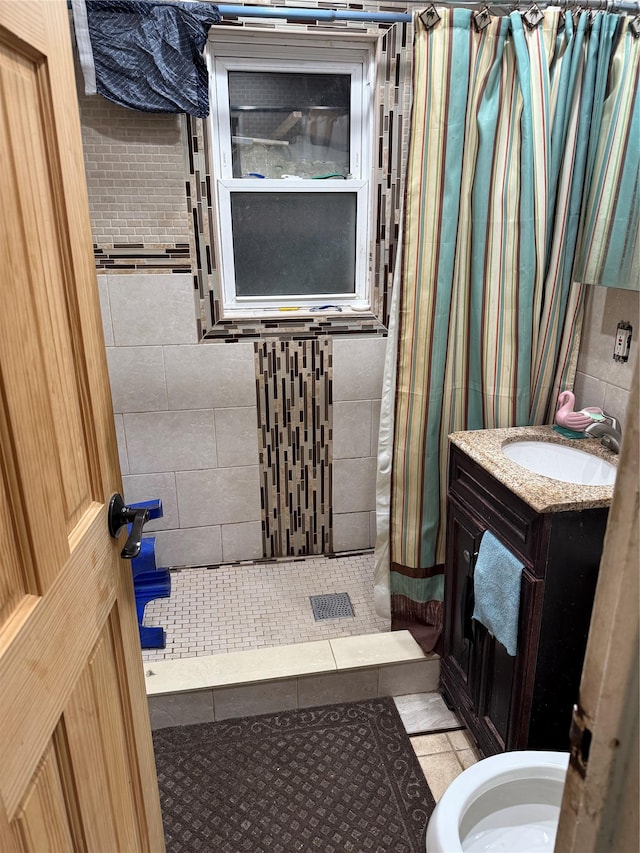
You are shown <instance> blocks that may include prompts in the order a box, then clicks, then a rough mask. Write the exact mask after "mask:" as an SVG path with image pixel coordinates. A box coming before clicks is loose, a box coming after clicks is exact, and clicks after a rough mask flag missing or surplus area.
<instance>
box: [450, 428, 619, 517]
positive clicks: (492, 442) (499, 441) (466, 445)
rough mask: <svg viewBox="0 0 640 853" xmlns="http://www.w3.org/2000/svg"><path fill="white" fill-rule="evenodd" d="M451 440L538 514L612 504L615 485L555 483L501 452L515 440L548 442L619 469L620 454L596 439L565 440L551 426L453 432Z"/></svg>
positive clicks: (559, 481) (556, 481) (557, 481)
mask: <svg viewBox="0 0 640 853" xmlns="http://www.w3.org/2000/svg"><path fill="white" fill-rule="evenodd" d="M449 440H450V441H451V443H452V444H455V446H456V447H459V448H460V450H462V451H463V452H464V453H466V454H467V456H469V457H471V459H473V460H474V461H475V462H477V463H478V464H479V465H481V466H482V467H483V468H484V469H485V470H486V471H488V472H489V473H490V474H492V475H493V476H494V477H495V478H496V480H498V481H499V482H500V483H502V484H503V485H505V486H507V488H509V489H511V491H512V492H514V494H516V495H517V496H518V497H519V498H522V500H523V501H525V503H527V504H529V506H530V507H532V508H533V509H535V510H536V511H537V512H567V511H569V510H580V509H593V508H595V507H601V506H609V504H610V503H611V497H612V495H613V486H583V485H578V484H576V483H565V482H564V481H562V480H552V479H551V477H544V476H543V475H542V474H535V473H534V472H533V471H529V470H528V469H527V468H524V467H523V466H522V465H518V464H517V463H516V462H512V461H511V459H509V458H508V457H506V456H505V455H504V453H502V446H503V445H504V444H509V443H510V442H512V441H523V440H527V441H549V442H552V443H554V444H563V445H565V446H570V447H573V448H575V449H576V450H583V451H585V452H587V453H592V454H593V455H594V456H598V457H600V459H605V460H606V461H607V462H611V463H612V464H613V465H616V466H617V464H618V455H617V454H616V453H612V452H611V451H610V450H607V448H606V447H603V446H602V444H600V441H599V439H597V438H582V439H571V438H563V437H562V436H561V435H560V434H559V433H557V432H556V431H555V430H553V429H552V428H551V427H550V426H524V427H510V428H508V429H478V430H466V431H464V432H453V433H451V435H450V436H449Z"/></svg>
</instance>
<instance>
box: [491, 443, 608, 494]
mask: <svg viewBox="0 0 640 853" xmlns="http://www.w3.org/2000/svg"><path fill="white" fill-rule="evenodd" d="M502 452H503V453H504V455H505V456H506V457H507V458H508V459H511V461H512V462H516V463H517V464H518V465H522V467H523V468H527V469H528V470H529V471H533V472H534V473H535V474H543V475H544V476H545V477H551V479H552V480H561V481H562V482H564V483H578V484H579V485H582V486H612V485H613V484H614V483H615V480H616V471H617V468H616V466H615V465H612V464H611V463H610V462H607V461H605V460H604V459H600V458H599V457H598V456H594V455H593V454H591V453H586V452H585V451H584V450H579V449H578V448H577V447H568V446H567V445H565V444H552V443H551V442H549V441H526V440H525V441H513V442H511V443H510V444H503V445H502Z"/></svg>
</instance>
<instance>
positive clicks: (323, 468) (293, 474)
mask: <svg viewBox="0 0 640 853" xmlns="http://www.w3.org/2000/svg"><path fill="white" fill-rule="evenodd" d="M254 354H255V369H256V397H257V404H258V447H259V451H260V465H261V470H260V497H261V503H262V538H263V549H264V550H263V553H264V555H265V557H267V558H269V557H276V556H277V557H285V556H292V557H293V556H299V555H301V554H305V555H310V554H328V553H331V551H332V550H333V543H332V529H331V528H332V512H331V503H332V501H331V480H332V477H331V468H332V459H331V455H332V453H331V448H332V420H333V419H332V407H331V399H332V379H333V366H332V347H331V338H330V337H328V336H325V337H322V338H315V339H307V340H302V341H285V340H281V339H280V338H268V339H265V340H262V341H257V342H256V343H255V344H254Z"/></svg>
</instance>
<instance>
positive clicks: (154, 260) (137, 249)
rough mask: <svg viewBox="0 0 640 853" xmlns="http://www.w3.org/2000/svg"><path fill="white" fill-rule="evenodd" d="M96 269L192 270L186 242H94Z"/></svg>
mask: <svg viewBox="0 0 640 853" xmlns="http://www.w3.org/2000/svg"><path fill="white" fill-rule="evenodd" d="M93 254H94V256H95V260H96V270H98V272H101V273H127V272H149V273H150V272H175V273H185V272H188V273H190V272H191V258H192V251H191V246H190V245H189V243H175V244H173V245H167V244H166V243H165V244H162V245H159V246H153V245H149V244H146V245H145V244H144V243H109V244H105V243H101V244H100V245H98V244H97V243H94V245H93Z"/></svg>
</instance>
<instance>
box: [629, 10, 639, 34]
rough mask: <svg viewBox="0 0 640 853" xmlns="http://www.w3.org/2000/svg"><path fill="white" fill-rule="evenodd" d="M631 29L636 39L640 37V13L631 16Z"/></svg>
mask: <svg viewBox="0 0 640 853" xmlns="http://www.w3.org/2000/svg"><path fill="white" fill-rule="evenodd" d="M629 29H630V30H631V35H632V36H633V37H634V39H637V38H640V15H638V16H637V17H636V18H631V20H630V21H629Z"/></svg>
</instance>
